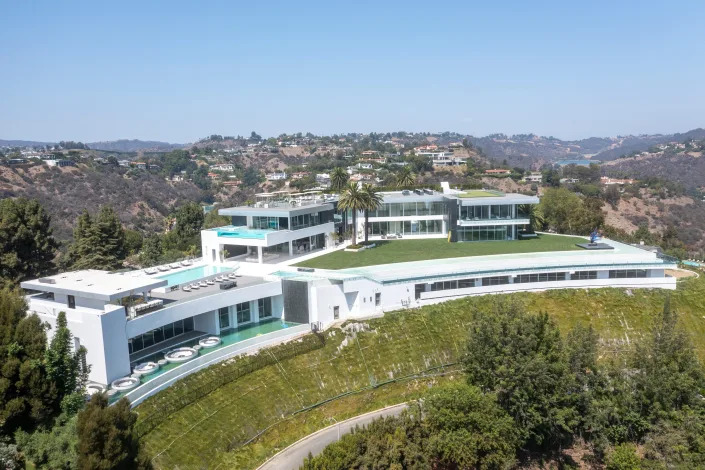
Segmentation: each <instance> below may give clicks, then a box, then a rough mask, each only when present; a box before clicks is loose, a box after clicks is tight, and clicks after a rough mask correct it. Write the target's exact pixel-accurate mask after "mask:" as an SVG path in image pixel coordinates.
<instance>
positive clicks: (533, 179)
mask: <svg viewBox="0 0 705 470" xmlns="http://www.w3.org/2000/svg"><path fill="white" fill-rule="evenodd" d="M524 181H525V182H527V183H542V182H543V173H541V172H540V171H532V172H531V173H529V174H528V175H525V176H524Z"/></svg>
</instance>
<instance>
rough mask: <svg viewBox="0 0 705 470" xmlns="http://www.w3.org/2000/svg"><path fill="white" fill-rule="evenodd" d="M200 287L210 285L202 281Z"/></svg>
mask: <svg viewBox="0 0 705 470" xmlns="http://www.w3.org/2000/svg"><path fill="white" fill-rule="evenodd" d="M199 285H200V286H201V287H208V284H207V283H206V281H201V282H200V283H199Z"/></svg>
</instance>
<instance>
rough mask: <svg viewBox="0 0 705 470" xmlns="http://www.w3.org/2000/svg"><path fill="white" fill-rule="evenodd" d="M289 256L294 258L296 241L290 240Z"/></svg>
mask: <svg viewBox="0 0 705 470" xmlns="http://www.w3.org/2000/svg"><path fill="white" fill-rule="evenodd" d="M289 256H294V240H289Z"/></svg>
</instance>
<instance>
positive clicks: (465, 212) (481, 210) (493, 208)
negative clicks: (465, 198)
mask: <svg viewBox="0 0 705 470" xmlns="http://www.w3.org/2000/svg"><path fill="white" fill-rule="evenodd" d="M460 218H461V219H462V220H490V219H511V218H513V210H512V205H511V204H495V205H487V206H461V207H460Z"/></svg>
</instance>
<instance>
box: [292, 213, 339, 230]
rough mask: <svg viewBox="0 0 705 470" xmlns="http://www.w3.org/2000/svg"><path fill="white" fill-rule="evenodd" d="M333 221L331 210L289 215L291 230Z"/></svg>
mask: <svg viewBox="0 0 705 470" xmlns="http://www.w3.org/2000/svg"><path fill="white" fill-rule="evenodd" d="M332 221H333V211H321V212H316V213H313V214H302V215H293V216H291V230H299V229H302V228H306V227H313V226H315V225H321V224H326V223H328V222H332Z"/></svg>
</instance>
